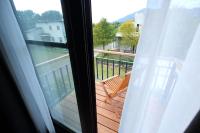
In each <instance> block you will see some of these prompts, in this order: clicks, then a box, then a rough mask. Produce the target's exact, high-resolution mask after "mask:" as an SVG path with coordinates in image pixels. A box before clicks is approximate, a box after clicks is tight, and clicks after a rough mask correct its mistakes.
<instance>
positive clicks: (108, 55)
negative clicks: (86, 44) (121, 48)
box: [96, 54, 134, 62]
mask: <svg viewBox="0 0 200 133" xmlns="http://www.w3.org/2000/svg"><path fill="white" fill-rule="evenodd" d="M96 57H99V58H108V59H113V60H123V61H129V62H133V60H134V57H130V56H121V55H113V54H98V55H97V56H96Z"/></svg>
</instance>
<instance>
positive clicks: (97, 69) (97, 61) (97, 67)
mask: <svg viewBox="0 0 200 133" xmlns="http://www.w3.org/2000/svg"><path fill="white" fill-rule="evenodd" d="M98 65H99V64H98V58H96V71H97V72H96V74H97V79H99V69H98Z"/></svg>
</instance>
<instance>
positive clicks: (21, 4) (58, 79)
mask: <svg viewBox="0 0 200 133" xmlns="http://www.w3.org/2000/svg"><path fill="white" fill-rule="evenodd" d="M49 2H50V3H51V2H52V3H53V6H52V5H51V4H52V3H51V4H50V6H49V7H48V4H43V3H44V1H39V0H14V3H15V6H16V9H17V18H18V21H19V24H20V26H21V28H22V32H23V34H24V37H25V40H26V42H27V47H28V49H29V52H30V55H31V57H32V60H33V63H34V66H35V70H36V73H37V76H38V80H39V82H40V85H41V88H42V90H43V93H44V96H45V98H46V101H47V104H48V106H49V109H50V112H51V115H52V117H53V119H55V120H57V121H59V122H61V123H62V124H64V125H65V126H67V127H68V128H71V129H72V130H73V131H75V132H81V126H80V119H79V113H78V107H77V101H76V95H75V92H74V82H73V77H72V70H71V64H70V58H69V53H68V50H67V49H66V48H61V47H60V45H61V44H60V43H63V45H64V43H66V41H67V39H66V36H65V35H66V34H65V28H64V23H63V17H62V13H61V6H60V2H59V1H57V0H52V1H49ZM38 5H40V6H39V7H40V8H41V9H40V8H39V7H38ZM41 5H43V6H41ZM44 9H45V10H44ZM43 10H44V11H43ZM30 40H31V41H30ZM38 41H40V42H38ZM49 42H54V43H56V45H53V46H52V45H50V43H49Z"/></svg>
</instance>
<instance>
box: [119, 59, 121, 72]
mask: <svg viewBox="0 0 200 133" xmlns="http://www.w3.org/2000/svg"><path fill="white" fill-rule="evenodd" d="M120 66H121V61H120V60H119V75H120V71H121V68H120Z"/></svg>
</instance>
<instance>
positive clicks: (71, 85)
mask: <svg viewBox="0 0 200 133" xmlns="http://www.w3.org/2000/svg"><path fill="white" fill-rule="evenodd" d="M65 67H66V71H67V78H68V81H69V87H70V89H72V85H71V80H70V76H69V71H68V67H67V65H66V66H65Z"/></svg>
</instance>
